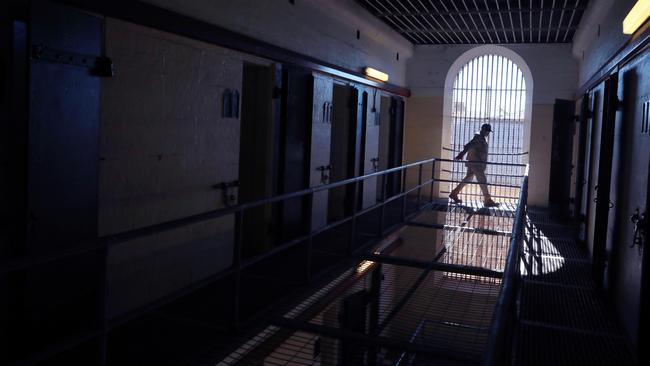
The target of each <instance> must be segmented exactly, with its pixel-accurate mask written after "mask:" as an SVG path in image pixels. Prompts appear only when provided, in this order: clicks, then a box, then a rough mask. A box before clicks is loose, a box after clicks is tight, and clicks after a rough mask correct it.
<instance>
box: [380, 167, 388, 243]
mask: <svg viewBox="0 0 650 366" xmlns="http://www.w3.org/2000/svg"><path fill="white" fill-rule="evenodd" d="M386 176H387V174H386V173H384V174H382V175H381V208H380V210H379V236H382V237H383V236H384V221H385V220H386Z"/></svg>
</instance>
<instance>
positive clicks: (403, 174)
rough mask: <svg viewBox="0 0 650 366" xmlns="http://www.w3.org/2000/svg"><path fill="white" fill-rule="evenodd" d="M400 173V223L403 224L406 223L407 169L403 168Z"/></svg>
mask: <svg viewBox="0 0 650 366" xmlns="http://www.w3.org/2000/svg"><path fill="white" fill-rule="evenodd" d="M400 172H401V174H402V184H401V187H400V188H401V189H400V194H401V195H402V221H401V222H405V221H406V201H407V196H408V193H406V191H407V189H406V175H407V173H408V168H404V169H402V170H400Z"/></svg>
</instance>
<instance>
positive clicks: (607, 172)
mask: <svg viewBox="0 0 650 366" xmlns="http://www.w3.org/2000/svg"><path fill="white" fill-rule="evenodd" d="M617 108H618V74H612V75H610V76H609V78H607V80H605V85H604V96H603V114H602V124H601V129H600V141H599V151H598V160H595V161H594V163H595V164H598V168H597V169H598V170H597V178H596V179H594V180H595V182H596V183H597V186H596V187H595V190H594V193H595V197H594V200H593V202H594V203H595V207H594V208H595V217H594V227H593V272H594V279H595V281H596V283H597V284H599V285H603V281H604V275H605V267H606V265H607V250H606V246H607V227H608V221H609V210H610V208H612V207H613V203H612V202H611V201H610V188H611V180H612V155H613V151H614V130H615V123H616V109H617Z"/></svg>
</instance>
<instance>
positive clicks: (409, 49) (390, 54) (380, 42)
mask: <svg viewBox="0 0 650 366" xmlns="http://www.w3.org/2000/svg"><path fill="white" fill-rule="evenodd" d="M145 1H146V2H148V3H151V4H153V5H156V6H160V7H162V8H165V9H168V10H172V11H174V12H177V13H180V14H184V15H187V16H190V17H192V18H196V19H199V20H202V21H205V22H207V23H211V24H215V25H218V26H220V27H223V28H226V29H229V30H232V31H235V32H237V33H241V34H244V35H247V36H250V37H254V38H257V39H259V40H262V41H265V42H268V43H271V44H274V45H277V46H280V47H283V48H287V49H289V50H292V51H295V52H299V53H302V54H305V55H308V56H311V57H315V58H317V59H319V60H322V61H325V62H328V63H331V64H334V65H337V66H341V67H344V68H347V69H351V70H354V71H359V72H360V71H361V70H362V68H363V67H365V66H373V67H375V68H377V69H380V70H382V71H385V72H387V73H388V74H389V75H390V80H389V82H391V83H393V84H397V85H404V84H405V81H406V60H407V59H408V58H409V57H411V55H412V53H413V46H412V45H411V43H410V42H408V41H407V40H406V39H404V38H403V37H402V36H400V35H399V34H398V33H397V32H395V31H394V30H392V29H391V28H390V27H388V26H387V25H386V24H384V23H383V22H382V21H381V20H380V19H378V18H375V17H374V16H372V14H370V12H368V11H367V10H366V9H365V8H363V7H362V6H361V5H359V4H357V3H356V2H354V1H353V0H297V1H296V2H295V5H291V4H290V3H289V1H287V0H236V1H233V0H145ZM357 29H358V30H360V32H361V37H360V39H357V38H356V36H357ZM397 53H399V60H397V59H396V55H397Z"/></svg>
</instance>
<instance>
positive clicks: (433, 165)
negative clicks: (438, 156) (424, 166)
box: [429, 159, 436, 202]
mask: <svg viewBox="0 0 650 366" xmlns="http://www.w3.org/2000/svg"><path fill="white" fill-rule="evenodd" d="M435 184H436V160H435V159H434V160H433V161H432V162H431V195H430V196H429V202H433V190H434V185H435Z"/></svg>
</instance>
